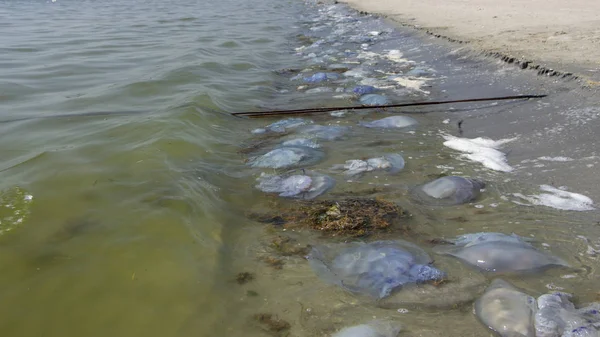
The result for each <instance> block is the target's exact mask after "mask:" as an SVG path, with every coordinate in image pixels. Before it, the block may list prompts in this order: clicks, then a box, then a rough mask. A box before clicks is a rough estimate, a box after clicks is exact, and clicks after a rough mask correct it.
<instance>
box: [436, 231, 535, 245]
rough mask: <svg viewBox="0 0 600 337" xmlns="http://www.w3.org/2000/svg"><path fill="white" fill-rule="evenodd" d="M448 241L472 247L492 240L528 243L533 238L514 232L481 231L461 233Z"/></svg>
mask: <svg viewBox="0 0 600 337" xmlns="http://www.w3.org/2000/svg"><path fill="white" fill-rule="evenodd" d="M448 241H449V242H452V243H453V244H454V245H455V246H461V247H470V246H473V245H476V244H481V243H484V242H492V241H504V242H515V243H522V244H527V245H528V243H527V242H529V241H531V239H528V238H523V237H520V236H518V235H516V234H514V233H513V234H510V235H508V234H504V233H495V232H479V233H469V234H463V235H459V236H457V237H456V238H454V239H450V240H448Z"/></svg>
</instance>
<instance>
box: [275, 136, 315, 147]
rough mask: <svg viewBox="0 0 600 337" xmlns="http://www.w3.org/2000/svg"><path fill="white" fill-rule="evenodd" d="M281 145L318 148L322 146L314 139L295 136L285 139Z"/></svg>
mask: <svg viewBox="0 0 600 337" xmlns="http://www.w3.org/2000/svg"><path fill="white" fill-rule="evenodd" d="M281 145H282V146H304V147H311V148H313V149H318V148H320V147H321V145H319V144H318V143H317V142H315V141H314V140H312V139H307V138H293V139H290V140H286V141H284V142H283V143H281Z"/></svg>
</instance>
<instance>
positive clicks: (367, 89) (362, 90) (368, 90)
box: [352, 85, 377, 96]
mask: <svg viewBox="0 0 600 337" xmlns="http://www.w3.org/2000/svg"><path fill="white" fill-rule="evenodd" d="M375 90H377V89H375V87H374V86H371V85H357V86H356V87H354V88H353V89H352V92H353V93H355V94H357V95H359V96H362V95H367V94H372V93H374V92H375Z"/></svg>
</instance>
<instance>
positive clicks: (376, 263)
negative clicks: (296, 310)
mask: <svg viewBox="0 0 600 337" xmlns="http://www.w3.org/2000/svg"><path fill="white" fill-rule="evenodd" d="M308 260H309V263H310V265H311V267H312V269H313V270H314V271H315V273H316V274H317V276H319V277H320V278H321V279H323V280H324V281H325V282H328V283H331V284H335V285H338V286H340V287H342V288H344V289H346V290H348V291H350V292H353V293H358V294H363V295H367V296H370V297H372V298H375V299H382V298H385V297H387V296H388V295H390V294H392V292H394V291H395V290H398V289H400V288H402V287H403V286H406V285H410V284H417V283H424V282H428V281H440V280H442V279H444V278H445V276H446V274H445V273H444V272H442V271H440V270H439V269H436V268H435V267H433V266H431V265H430V263H431V262H432V261H431V258H430V257H429V256H428V255H427V253H425V252H424V251H423V250H422V249H421V248H419V247H418V246H416V245H414V244H411V243H409V242H405V241H401V240H396V241H376V242H371V243H363V242H352V243H341V244H334V245H330V246H318V247H313V249H312V250H311V252H310V254H309V256H308Z"/></svg>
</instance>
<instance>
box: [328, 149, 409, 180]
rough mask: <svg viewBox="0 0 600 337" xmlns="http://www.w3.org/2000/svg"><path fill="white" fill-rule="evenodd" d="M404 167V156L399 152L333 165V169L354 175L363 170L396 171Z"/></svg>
mask: <svg viewBox="0 0 600 337" xmlns="http://www.w3.org/2000/svg"><path fill="white" fill-rule="evenodd" d="M403 168H404V158H403V157H402V155H400V154H388V155H385V156H382V157H375V158H370V159H367V160H360V159H352V160H347V161H346V163H345V164H339V165H334V166H333V169H335V170H345V171H344V173H345V174H346V175H349V176H354V175H357V174H361V173H364V172H370V171H376V170H381V171H385V172H388V173H398V172H400V171H401V170H402V169H403Z"/></svg>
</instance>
